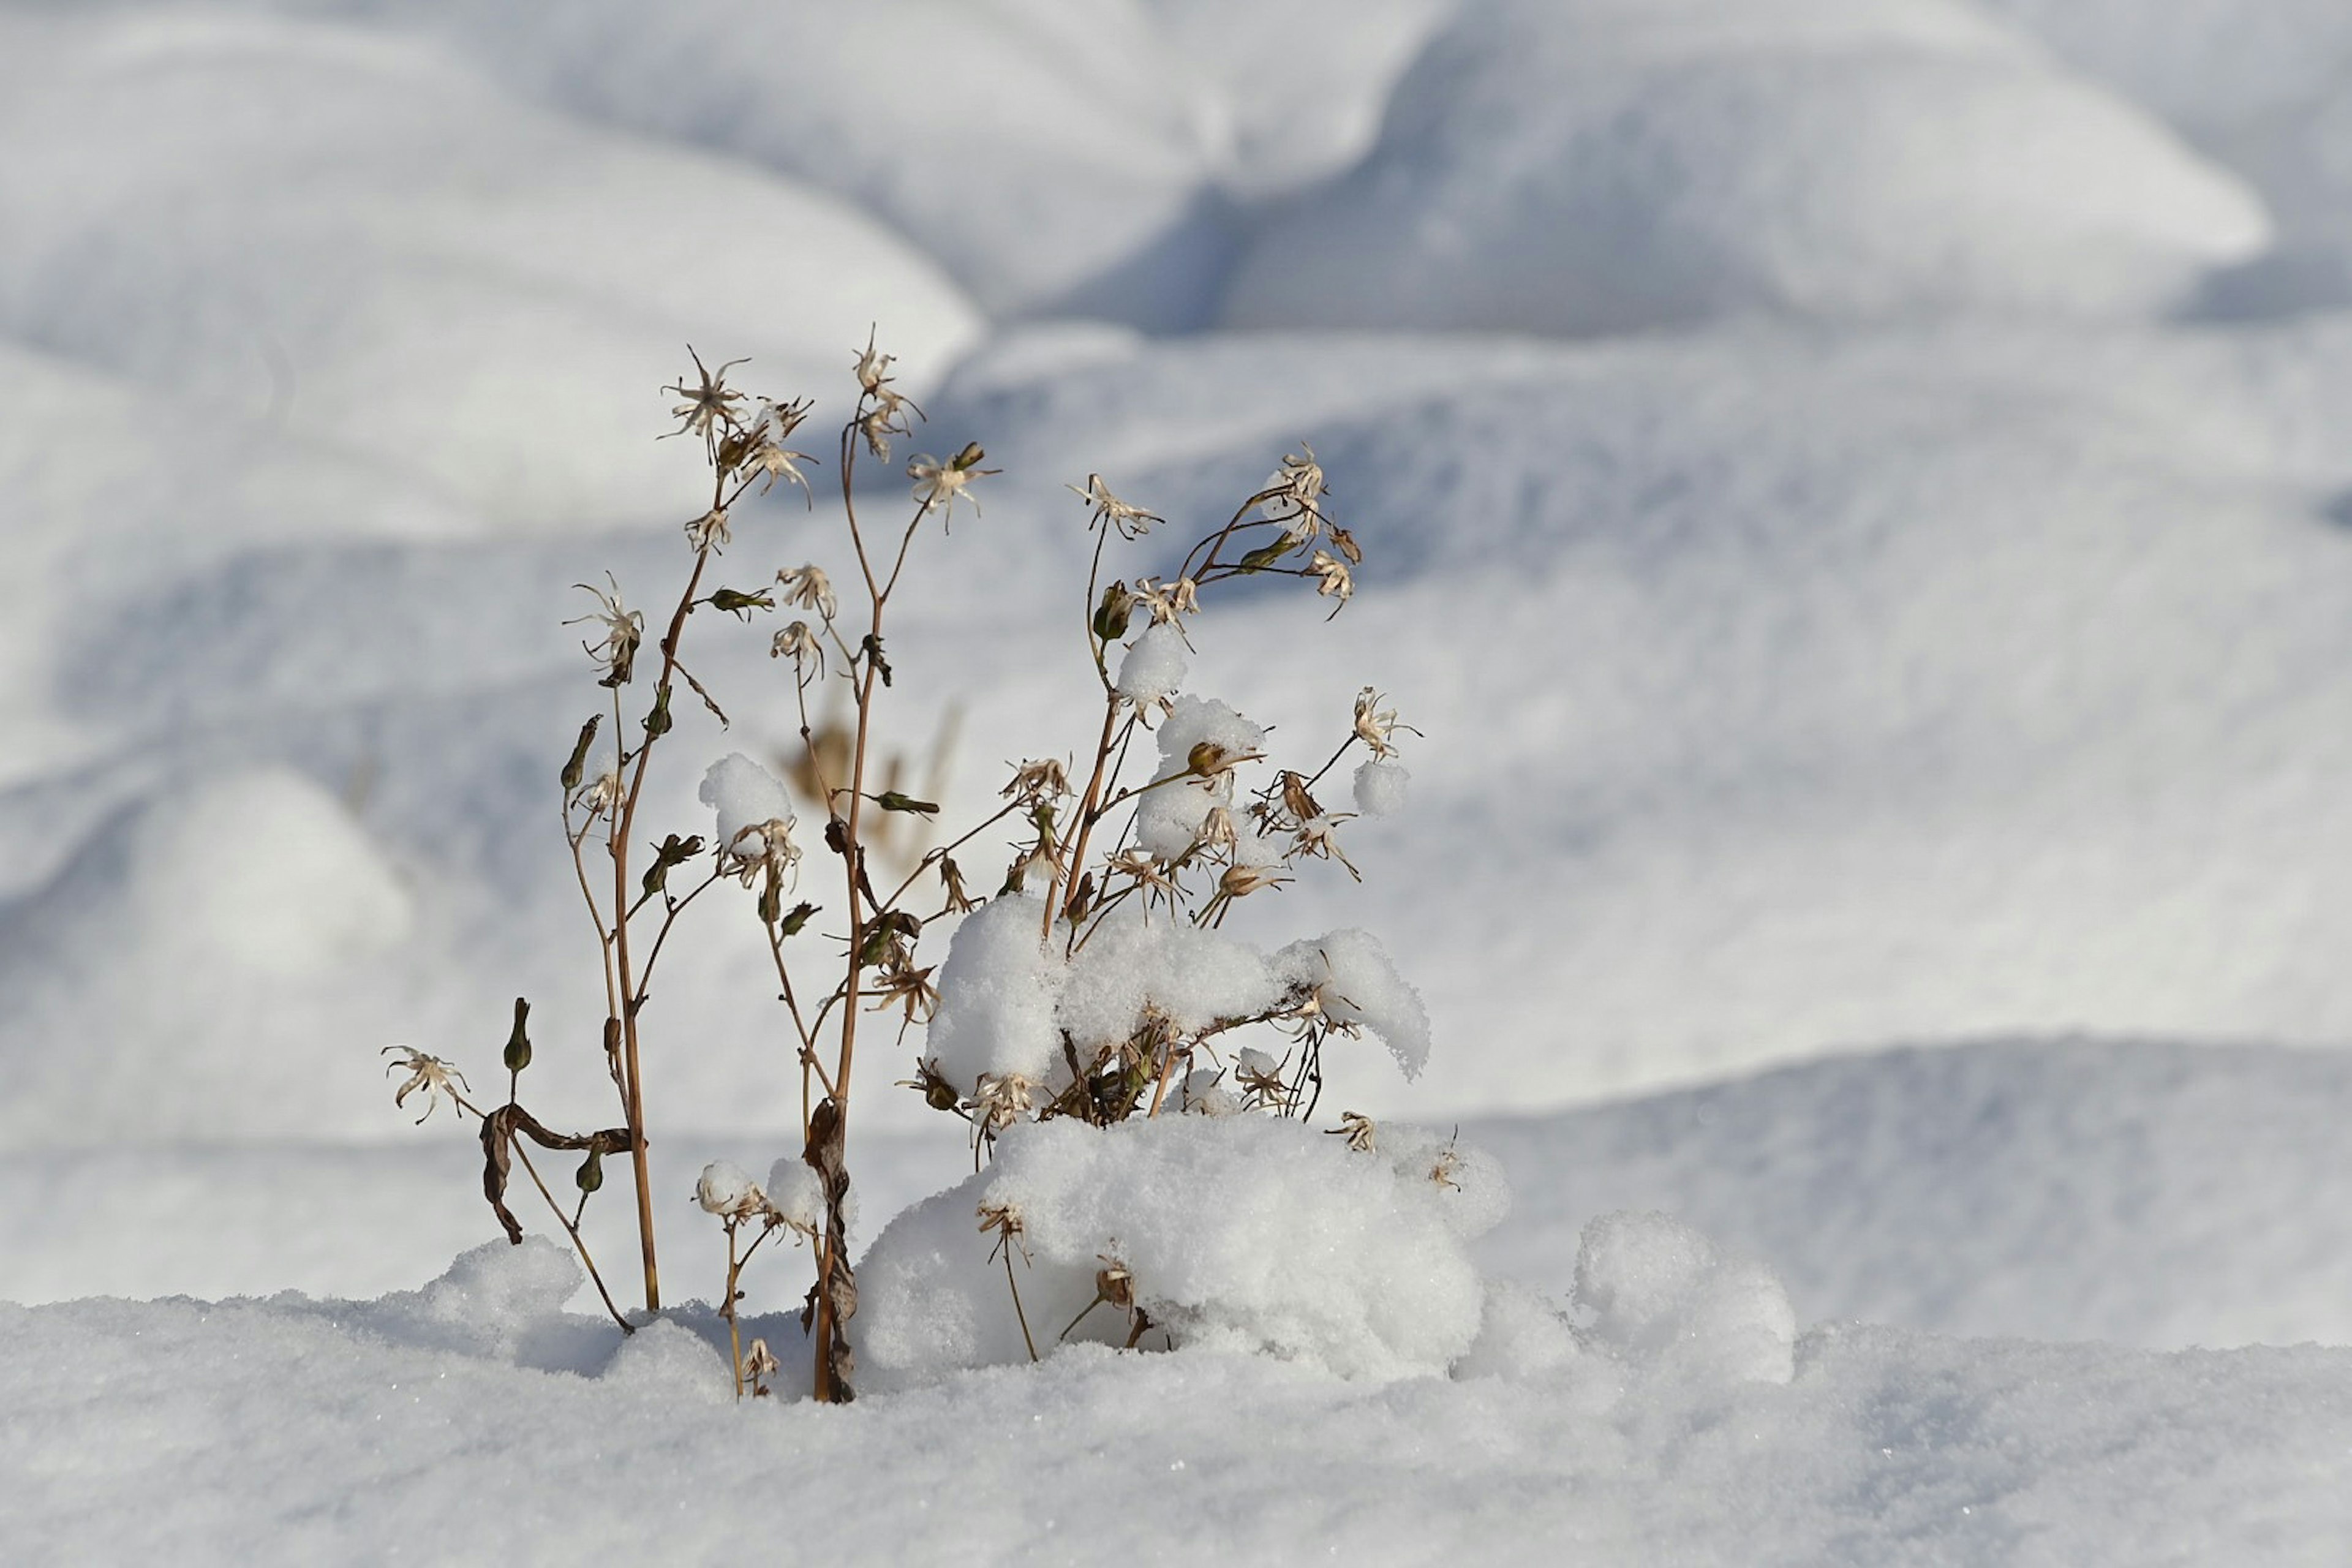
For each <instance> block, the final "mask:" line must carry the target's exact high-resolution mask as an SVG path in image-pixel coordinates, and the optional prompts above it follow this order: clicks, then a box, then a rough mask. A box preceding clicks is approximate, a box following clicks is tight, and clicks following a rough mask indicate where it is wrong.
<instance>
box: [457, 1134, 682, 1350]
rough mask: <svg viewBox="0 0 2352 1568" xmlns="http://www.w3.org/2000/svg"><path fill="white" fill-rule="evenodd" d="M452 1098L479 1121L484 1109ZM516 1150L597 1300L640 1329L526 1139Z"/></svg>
mask: <svg viewBox="0 0 2352 1568" xmlns="http://www.w3.org/2000/svg"><path fill="white" fill-rule="evenodd" d="M450 1098H451V1099H453V1100H456V1101H457V1109H458V1110H462V1111H464V1112H466V1113H467V1115H468V1116H472V1117H475V1118H476V1119H479V1118H480V1117H481V1115H482V1112H481V1110H479V1108H478V1107H477V1106H475V1105H474V1104H473V1103H472V1102H471V1101H469V1100H467V1099H466V1098H465V1097H464V1096H462V1095H452V1096H450ZM508 1098H509V1100H511V1099H512V1098H513V1096H512V1093H511V1091H509V1096H508ZM514 1152H515V1157H516V1158H517V1159H519V1160H520V1161H521V1162H522V1168H523V1173H524V1174H525V1175H528V1176H529V1177H530V1184H531V1185H532V1186H534V1187H537V1188H538V1189H539V1195H540V1196H541V1197H542V1198H545V1199H546V1200H547V1207H548V1211H549V1212H550V1213H551V1214H552V1215H555V1221H556V1223H557V1224H558V1225H561V1226H562V1227H563V1232H564V1234H565V1235H566V1236H569V1237H571V1238H572V1251H574V1252H577V1253H578V1254H579V1255H580V1262H581V1264H582V1266H583V1267H584V1268H586V1269H587V1270H588V1282H589V1283H590V1284H592V1285H593V1286H595V1287H596V1296H597V1299H598V1300H601V1301H603V1302H604V1310H605V1311H607V1312H610V1313H611V1314H612V1315H613V1321H614V1322H615V1323H618V1324H619V1325H620V1326H621V1331H622V1332H623V1333H625V1334H634V1333H635V1332H636V1331H637V1330H636V1325H635V1324H634V1323H632V1322H630V1321H629V1320H628V1319H626V1318H625V1317H623V1316H621V1309H620V1308H618V1307H616V1306H614V1304H613V1293H612V1292H611V1291H610V1290H607V1289H604V1275H603V1274H602V1273H600V1272H599V1271H598V1270H597V1268H596V1260H595V1259H594V1258H592V1257H590V1256H589V1255H588V1243H587V1240H586V1238H585V1237H582V1236H581V1234H580V1225H579V1222H578V1221H577V1220H576V1219H574V1218H572V1217H570V1216H568V1215H565V1214H564V1212H563V1205H561V1204H559V1203H557V1202H556V1201H555V1194H553V1193H551V1192H549V1191H548V1190H547V1184H546V1183H545V1182H544V1181H542V1180H541V1179H540V1174H539V1167H538V1166H536V1165H534V1164H532V1163H530V1152H528V1151H527V1150H525V1149H524V1148H523V1146H522V1142H521V1141H520V1139H518V1140H517V1141H516V1142H515V1144H514ZM581 1209H582V1211H583V1213H584V1212H585V1211H586V1209H587V1194H585V1193H583V1194H581Z"/></svg>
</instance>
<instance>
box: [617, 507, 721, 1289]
mask: <svg viewBox="0 0 2352 1568" xmlns="http://www.w3.org/2000/svg"><path fill="white" fill-rule="evenodd" d="M722 488H723V486H722ZM713 504H714V505H716V504H718V498H717V497H714V500H713ZM709 561H710V556H709V552H706V551H697V552H695V556H694V571H693V573H692V574H690V575H689V576H688V578H687V583H686V592H685V593H684V594H682V595H679V596H678V601H677V609H675V610H673V611H672V612H671V613H670V617H669V629H668V630H667V631H666V632H664V633H663V634H662V639H661V656H662V662H661V673H660V674H659V675H658V676H657V677H656V679H655V682H654V692H655V700H656V701H661V700H664V695H665V694H666V693H667V691H668V690H669V687H670V678H671V676H672V675H673V674H674V673H675V672H676V670H677V641H678V637H679V636H680V635H681V634H682V633H683V632H684V631H685V629H686V617H687V615H688V612H689V611H691V610H692V609H693V608H694V601H695V596H696V595H697V594H698V593H699V592H700V590H701V587H702V574H703V569H704V568H705V567H706V566H708V565H709ZM613 700H614V707H615V709H617V708H618V707H619V704H620V693H619V690H618V689H615V690H614V696H613ZM614 729H615V733H616V743H617V736H618V735H620V734H625V733H626V732H627V731H625V730H622V729H621V728H620V726H619V719H618V715H617V713H616V714H615V718H614ZM659 739H660V737H659V736H657V735H653V734H647V735H646V737H645V739H644V740H643V741H642V742H639V744H638V746H637V755H636V770H635V773H633V774H632V775H631V776H630V779H629V787H628V789H627V790H626V791H625V793H624V794H623V795H622V797H621V804H620V805H619V806H618V807H617V808H616V809H615V810H614V814H613V836H612V837H611V839H610V840H609V841H608V847H609V848H610V850H611V853H612V857H613V908H614V909H615V910H627V909H628V907H629V838H630V835H631V833H632V832H633V831H634V830H635V826H636V817H637V802H638V800H639V798H640V797H641V796H642V795H644V793H645V787H646V764H647V763H649V762H650V761H651V760H652V756H653V749H654V744H655V742H656V741H657V740H659ZM612 951H613V961H614V968H615V973H616V974H617V976H618V990H619V993H620V995H621V996H622V998H623V1001H622V1004H621V1011H620V1016H621V1053H622V1055H621V1100H622V1111H623V1114H624V1117H625V1121H627V1123H628V1129H629V1145H630V1147H629V1172H630V1174H631V1176H632V1177H634V1178H635V1182H636V1188H637V1240H638V1246H639V1249H640V1250H641V1252H642V1253H643V1255H644V1258H645V1301H646V1311H648V1312H658V1311H660V1310H661V1269H660V1266H659V1264H658V1262H657V1261H656V1258H655V1255H654V1196H653V1180H652V1175H651V1173H650V1172H649V1171H648V1169H647V1164H646V1101H645V1081H644V1079H643V1077H642V1076H641V1074H640V1072H639V1069H638V1061H637V1008H638V1002H639V998H638V995H637V985H636V977H635V973H634V970H633V968H632V965H631V963H630V956H629V922H628V921H627V919H626V918H625V917H624V918H622V919H620V920H616V921H614V922H613V948H612Z"/></svg>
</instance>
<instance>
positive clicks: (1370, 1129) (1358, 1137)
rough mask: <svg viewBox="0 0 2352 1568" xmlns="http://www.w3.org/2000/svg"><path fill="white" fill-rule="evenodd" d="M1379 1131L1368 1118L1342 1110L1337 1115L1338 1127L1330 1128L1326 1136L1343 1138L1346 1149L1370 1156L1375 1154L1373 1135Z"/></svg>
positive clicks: (1375, 1147) (1375, 1146) (1354, 1112)
mask: <svg viewBox="0 0 2352 1568" xmlns="http://www.w3.org/2000/svg"><path fill="white" fill-rule="evenodd" d="M1379 1131H1380V1129H1379V1128H1378V1126H1376V1125H1375V1124H1374V1123H1373V1121H1372V1119H1371V1118H1370V1117H1369V1116H1364V1115H1360V1114H1359V1113H1357V1112H1356V1111H1353V1110H1343V1111H1341V1112H1340V1113H1339V1126H1337V1127H1334V1128H1332V1129H1331V1130H1330V1131H1329V1133H1328V1136H1330V1137H1334V1138H1345V1139H1346V1140H1347V1141H1348V1148H1349V1151H1350V1152H1354V1153H1358V1154H1370V1153H1373V1152H1377V1147H1378V1146H1377V1144H1376V1142H1375V1135H1376V1134H1377V1133H1378V1132H1379Z"/></svg>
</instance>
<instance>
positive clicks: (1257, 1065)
mask: <svg viewBox="0 0 2352 1568" xmlns="http://www.w3.org/2000/svg"><path fill="white" fill-rule="evenodd" d="M1234 1081H1236V1082H1237V1083H1239V1084H1240V1085H1241V1086H1242V1092H1243V1094H1244V1096H1246V1097H1247V1098H1248V1099H1250V1100H1254V1101H1255V1102H1256V1103H1258V1104H1260V1105H1278V1106H1287V1105H1288V1104H1289V1102H1290V1085H1289V1084H1288V1083H1286V1082H1285V1081H1284V1079H1283V1077H1282V1063H1280V1062H1278V1061H1276V1060H1275V1058H1272V1057H1270V1056H1268V1055H1266V1054H1265V1052H1264V1051H1262V1050H1259V1049H1258V1048H1257V1047H1255V1046H1244V1047H1242V1049H1241V1055H1240V1057H1239V1058H1237V1059H1236V1060H1235V1062H1234Z"/></svg>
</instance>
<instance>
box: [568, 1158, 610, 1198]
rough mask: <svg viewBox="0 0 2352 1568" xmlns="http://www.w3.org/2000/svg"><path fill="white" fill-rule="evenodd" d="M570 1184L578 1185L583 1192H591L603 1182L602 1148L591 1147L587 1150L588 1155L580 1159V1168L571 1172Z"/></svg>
mask: <svg viewBox="0 0 2352 1568" xmlns="http://www.w3.org/2000/svg"><path fill="white" fill-rule="evenodd" d="M572 1185H573V1186H575V1187H578V1188H579V1189H580V1190H581V1191H582V1192H583V1193H593V1192H594V1191H595V1190H596V1189H597V1188H599V1187H601V1186H603V1185H604V1151H603V1150H601V1149H591V1150H589V1151H588V1157H587V1158H586V1159H585V1160H583V1161H581V1162H580V1168H579V1169H578V1170H577V1171H574V1172H573V1173H572Z"/></svg>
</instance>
